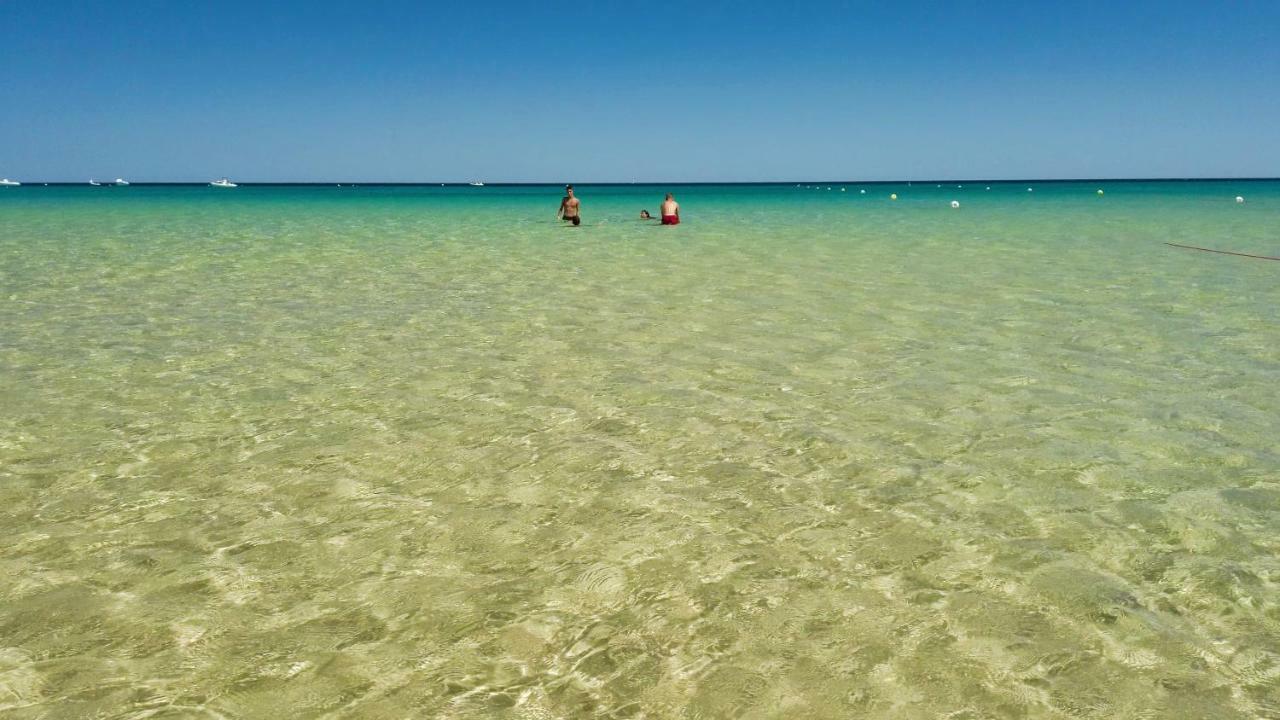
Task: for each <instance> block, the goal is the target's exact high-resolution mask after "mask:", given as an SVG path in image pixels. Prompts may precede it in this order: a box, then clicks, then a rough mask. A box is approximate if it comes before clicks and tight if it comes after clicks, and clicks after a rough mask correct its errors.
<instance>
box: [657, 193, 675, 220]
mask: <svg viewBox="0 0 1280 720" xmlns="http://www.w3.org/2000/svg"><path fill="white" fill-rule="evenodd" d="M660 214H661V215H662V224H663V225H679V224H680V203H678V202H676V199H675V196H673V195H672V194H671V193H667V199H666V200H663V201H662V209H661V211H660Z"/></svg>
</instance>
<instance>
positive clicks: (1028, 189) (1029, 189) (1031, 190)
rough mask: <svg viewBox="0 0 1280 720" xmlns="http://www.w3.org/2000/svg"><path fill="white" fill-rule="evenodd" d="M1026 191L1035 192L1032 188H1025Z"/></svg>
mask: <svg viewBox="0 0 1280 720" xmlns="http://www.w3.org/2000/svg"><path fill="white" fill-rule="evenodd" d="M1027 192H1035V190H1034V189H1033V188H1027Z"/></svg>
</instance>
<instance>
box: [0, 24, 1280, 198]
mask: <svg viewBox="0 0 1280 720" xmlns="http://www.w3.org/2000/svg"><path fill="white" fill-rule="evenodd" d="M1278 30H1280V2H1277V1H1276V0H1241V1H1238V2H1229V3H1226V2H1224V3H1213V2H1205V1H1204V0H1197V1H1194V2H1192V1H1181V0H1163V1H1160V2H1155V1H1148V0H1126V1H1114V0H1113V1H1111V2H1043V1H1037V0H1023V1H1021V2H1004V1H1002V0H992V1H991V2H973V1H964V2H961V1H956V2H949V3H947V2H939V3H933V2H886V1H884V0H880V1H879V2H847V3H830V2H821V3H803V2H800V3H795V2H772V3H755V2H750V1H747V2H706V3H699V4H698V6H697V7H696V8H689V7H684V4H682V3H650V4H633V3H612V2H578V3H560V4H557V3H551V2H546V3H508V2H501V1H495V0H489V1H486V2H455V3H436V2H421V1H412V2H411V1H398V0H397V1H390V0H388V1H386V2H379V1H378V0H367V1H365V2H349V1H343V2H337V1H333V0H307V1H306V2H292V1H281V2H270V1H269V0H260V1H255V2H241V1H240V0H210V1H207V2H187V1H185V0H183V1H181V2H179V1H175V0H131V1H129V2H103V1H98V0H85V1H83V2H72V1H71V0H0V50H2V51H3V63H2V64H0V108H3V123H0V176H5V175H7V176H10V177H14V178H19V179H29V180H36V179H42V180H45V179H49V180H61V179H65V180H82V179H87V178H89V177H99V178H106V177H112V178H114V177H116V176H117V175H123V176H125V177H127V178H130V179H134V180H207V179H209V178H211V177H216V176H222V175H229V176H231V177H233V178H236V179H240V180H246V181H252V180H300V181H309V180H353V181H374V180H389V181H461V180H468V179H472V178H478V179H484V180H488V181H541V180H546V181H552V182H558V181H565V180H572V181H576V182H589V181H605V180H617V181H632V180H636V181H646V180H653V181H709V180H742V181H749V180H789V179H806V178H813V179H817V178H823V179H924V178H1002V177H1003V178H1024V177H1134V176H1144V177H1205V176H1276V175H1280V50H1277V47H1278V46H1280V42H1278V41H1277V31H1278Z"/></svg>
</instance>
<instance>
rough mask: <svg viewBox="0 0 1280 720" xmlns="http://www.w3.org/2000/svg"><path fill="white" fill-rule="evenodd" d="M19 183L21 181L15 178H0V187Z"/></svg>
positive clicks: (16, 185) (15, 185) (13, 185)
mask: <svg viewBox="0 0 1280 720" xmlns="http://www.w3.org/2000/svg"><path fill="white" fill-rule="evenodd" d="M21 184H22V183H20V182H18V181H17V180H10V179H9V178H0V187H18V186H19V185H21Z"/></svg>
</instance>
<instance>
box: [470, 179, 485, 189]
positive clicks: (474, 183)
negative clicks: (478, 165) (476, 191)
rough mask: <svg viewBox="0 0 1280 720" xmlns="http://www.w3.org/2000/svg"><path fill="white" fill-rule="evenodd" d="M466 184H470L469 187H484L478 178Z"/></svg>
mask: <svg viewBox="0 0 1280 720" xmlns="http://www.w3.org/2000/svg"><path fill="white" fill-rule="evenodd" d="M468 184H469V185H471V187H484V183H482V182H480V181H479V180H475V181H473V182H471V183H468Z"/></svg>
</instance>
